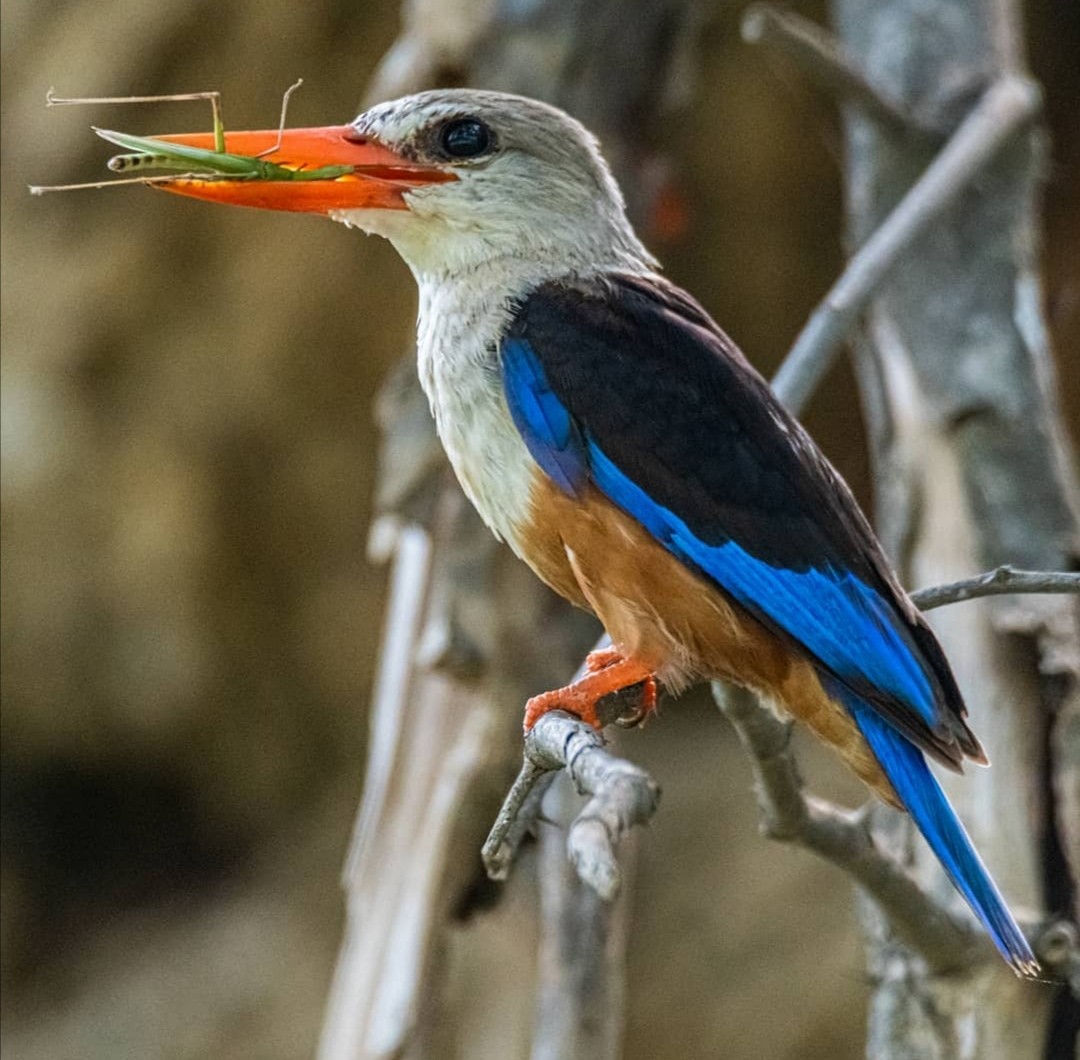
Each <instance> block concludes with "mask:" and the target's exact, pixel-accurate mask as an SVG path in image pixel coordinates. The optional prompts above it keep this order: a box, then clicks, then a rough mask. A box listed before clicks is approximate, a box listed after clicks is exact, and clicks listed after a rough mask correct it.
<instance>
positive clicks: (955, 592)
mask: <svg viewBox="0 0 1080 1060" xmlns="http://www.w3.org/2000/svg"><path fill="white" fill-rule="evenodd" d="M1004 593H1024V594H1029V593H1080V574H1072V573H1070V572H1068V571H1046V570H1017V569H1016V568H1015V567H1010V566H1007V565H1006V566H1003V567H998V568H997V569H996V570H992V571H987V572H986V573H985V574H977V575H975V577H974V578H964V579H963V580H962V581H958V582H949V583H948V584H947V585H934V586H931V587H930V588H928V589H919V590H917V591H916V592H913V593H912V594H911V599H912V600H913V601H914V603H915V606H916V607H917V608H918V609H919V610H920V611H932V610H933V609H934V608H935V607H944V606H945V605H946V604H957V603H960V601H962V600H975V599H977V598H978V597H980V596H1000V595H1002V594H1004Z"/></svg>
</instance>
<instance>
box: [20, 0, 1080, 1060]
mask: <svg viewBox="0 0 1080 1060" xmlns="http://www.w3.org/2000/svg"><path fill="white" fill-rule="evenodd" d="M742 6H743V5H741V4H738V3H716V4H713V5H709V6H707V8H706V10H707V13H708V14H707V24H706V26H705V29H704V32H703V34H702V36H701V38H700V41H699V46H698V47H697V49H696V58H697V69H696V70H695V72H694V78H695V86H696V87H695V91H694V97H693V99H694V102H693V105H692V106H691V107H689V108H687V109H686V110H685V112H684V113H682V114H681V115H679V116H678V117H676V118H675V119H673V120H672V121H671V123H670V127H666V128H664V129H663V130H660V131H659V132H658V131H657V130H651V131H650V140H652V141H654V142H656V141H658V142H659V144H660V145H661V146H662V148H663V149H664V151H665V152H666V153H667V155H668V158H669V159H670V162H671V164H672V167H673V168H672V174H673V175H672V177H671V180H672V188H673V192H674V196H675V198H676V199H677V201H678V202H679V203H680V204H681V208H683V209H685V212H686V220H687V223H686V225H685V228H684V230H682V231H681V233H680V232H679V231H678V228H679V226H673V225H668V226H666V229H665V231H664V233H662V235H663V238H661V236H660V235H657V236H655V237H654V239H653V241H652V242H653V245H654V247H655V249H656V250H657V252H658V253H659V254H660V256H661V257H662V259H663V260H664V262H665V265H666V269H667V272H668V275H669V276H670V277H671V278H672V279H673V280H675V281H676V282H678V283H680V284H682V285H684V286H686V287H687V288H689V289H690V290H691V291H692V292H693V293H694V294H695V295H696V296H697V297H699V298H700V299H701V300H702V301H703V302H704V303H705V305H706V307H707V308H708V309H709V310H710V311H711V312H712V313H713V314H714V316H716V318H717V319H718V320H719V321H720V322H721V324H722V325H723V326H724V327H725V329H726V330H728V331H729V332H730V333H731V334H732V335H733V337H734V338H735V339H736V340H737V341H738V342H739V343H740V345H741V346H742V347H743V349H744V350H745V351H746V352H747V354H748V356H749V357H750V358H751V360H753V361H754V362H755V363H756V364H757V365H758V366H759V367H760V368H761V369H762V370H763V371H765V372H766V373H768V372H770V371H771V370H772V369H773V368H774V367H775V366H776V365H777V363H778V362H779V360H780V359H781V357H782V356H783V354H784V352H785V350H786V348H787V347H788V345H789V344H790V342H791V341H792V339H793V338H794V336H795V334H796V333H797V331H798V329H799V327H800V326H801V324H802V323H803V322H804V321H805V319H806V316H807V314H808V312H809V311H810V309H811V308H812V307H813V305H814V304H815V301H816V300H817V299H818V298H820V297H821V295H822V294H823V293H824V291H825V290H826V288H827V287H828V285H829V283H830V282H831V280H832V279H833V278H834V277H835V275H836V273H837V271H838V270H839V268H840V267H841V263H842V254H841V236H840V233H841V218H840V187H839V168H838V163H839V152H840V137H839V132H838V127H837V121H836V118H835V114H834V112H833V110H832V108H831V106H830V105H829V103H828V101H826V100H823V99H821V98H819V97H817V96H816V95H815V94H814V93H813V92H811V91H810V90H809V89H808V88H807V87H806V85H805V83H804V82H802V81H801V80H800V78H799V75H798V73H797V71H796V70H795V69H794V68H793V67H791V66H790V65H787V64H785V63H783V62H781V61H779V60H775V59H769V58H767V57H766V55H765V54H764V53H763V52H762V51H760V50H755V49H751V48H749V47H747V46H745V45H743V44H742V43H741V41H740V39H739V34H738V20H739V14H740V10H741V8H742ZM798 8H799V10H800V11H802V12H803V13H806V14H809V15H811V16H814V17H819V18H821V17H823V12H822V10H821V9H820V7H818V6H815V5H814V4H801V5H798ZM399 17H400V11H399V3H398V0H368V2H366V3H362V4H357V3H346V2H343V0H311V2H309V3H307V4H296V3H288V2H285V0H261V2H258V3H256V2H254V0H238V2H234V3H231V4H228V5H221V4H217V3H211V2H208V0H160V2H158V3H154V4H148V3H145V2H144V0H114V2H106V3H103V2H100V0H96V2H90V0H69V2H66V3H55V4H40V3H38V4H32V3H29V2H27V0H9V2H7V3H6V4H5V6H4V9H3V45H2V47H3V52H2V55H3V63H2V75H0V77H2V90H3V134H2V135H3V154H2V172H3V203H2V239H3V303H2V314H3V316H2V322H3V360H2V402H3V404H2V410H3V463H2V470H3V509H2V523H0V529H2V535H3V540H2V546H3V555H2V605H3V628H2V640H0V651H2V657H0V662H2V673H3V710H2V729H0V736H2V752H0V765H2V800H3V801H2V835H3V846H2V863H0V887H2V890H0V898H2V919H0V932H2V934H0V945H2V950H0V957H2V961H0V976H2V983H3V991H2V995H0V998H2V1000H0V1016H2V1020H3V1048H4V1050H5V1055H6V1056H9V1057H12V1058H19V1060H45V1058H51V1060H55V1058H67V1057H76V1056H77V1057H81V1058H97V1057H101V1058H105V1057H110V1058H112V1057H128V1056H131V1057H149V1056H160V1057H168V1058H170V1060H173V1058H175V1060H188V1058H196V1057H240V1058H247V1057H251V1058H256V1057H258V1058H265V1060H278V1058H280V1060H284V1058H291V1057H303V1056H308V1055H310V1054H311V1052H312V1049H313V1047H314V1043H315V1040H316V1036H317V1032H318V1025H319V1021H320V1019H321V1015H322V1004H323V999H324V997H325V994H326V991H327V987H328V984H329V978H330V974H331V970H332V965H333V959H334V953H335V949H336V945H337V941H338V938H339V933H340V926H341V898H340V891H339V886H338V876H339V871H340V866H341V863H342V860H343V857H344V853H345V848H346V842H347V836H348V831H349V827H350V823H351V819H352V815H353V813H354V810H355V806H356V802H357V799H358V797H359V792H360V786H361V782H362V771H363V763H364V754H365V743H366V709H367V702H368V698H369V693H370V687H371V681H372V674H373V669H374V666H375V663H376V658H377V653H378V648H379V631H380V626H381V613H382V607H383V602H384V589H385V586H384V581H385V572H384V571H383V570H382V569H381V568H379V567H376V566H373V565H371V564H369V563H368V561H367V559H366V558H365V547H366V536H367V528H368V524H369V521H370V517H371V497H372V491H373V486H374V473H375V455H376V452H377V446H378V435H377V431H376V428H375V425H374V421H373V413H372V407H373V401H374V395H375V393H376V391H377V389H378V387H379V385H380V383H381V381H382V380H383V379H384V378H385V377H386V376H387V374H388V372H389V371H390V369H391V367H392V365H393V364H394V363H395V361H396V359H397V358H398V357H399V355H400V351H401V350H402V349H403V348H404V347H405V346H406V345H407V343H408V341H409V337H410V334H411V331H412V326H413V314H414V309H415V306H414V291H413V284H412V280H411V277H410V276H409V274H408V272H407V270H406V269H405V267H404V266H403V265H402V264H401V262H400V261H399V260H398V259H397V257H396V255H395V254H394V252H393V251H392V249H391V248H390V247H389V246H388V245H385V244H383V243H381V242H378V241H375V240H369V239H366V238H364V237H362V236H360V235H359V234H358V233H355V232H349V231H347V230H345V229H344V228H342V227H340V226H336V225H332V224H328V223H325V222H323V221H321V220H318V219H314V218H306V217H296V216H289V215H275V214H271V213H265V214H262V213H259V214H257V213H253V212H246V211H228V210H217V209H211V208H209V207H206V206H204V205H201V204H199V203H195V202H190V201H185V200H181V199H177V198H173V197H167V196H164V195H157V194H154V193H152V192H150V191H146V190H143V189H140V188H127V189H122V190H110V191H93V192H81V193H70V194H65V195H52V196H48V197H44V198H40V199H39V198H31V197H30V196H29V195H28V194H27V192H26V185H27V184H31V183H33V184H38V183H60V182H66V181H75V180H93V179H100V178H101V177H102V176H103V174H104V171H103V169H102V162H103V160H104V159H105V158H106V157H107V156H108V154H109V153H110V152H109V149H108V148H107V147H105V146H104V145H102V144H101V143H100V142H99V141H97V140H96V138H95V137H94V136H93V135H92V134H91V133H90V132H89V129H88V126H89V125H90V124H91V123H93V124H101V125H105V126H107V127H118V128H122V129H124V130H127V131H133V132H145V133H153V132H155V131H162V130H169V131H175V130H180V129H184V128H192V129H195V128H205V127H208V119H209V113H208V110H209V108H208V107H206V106H204V105H202V104H183V105H181V104H171V105H168V106H163V107H158V106H154V107H146V108H134V107H132V108H111V107H109V108H66V109H65V108H58V109H49V110H47V109H46V108H45V106H44V99H45V92H46V90H47V89H48V88H49V87H50V86H52V87H54V88H55V89H56V91H57V93H58V94H59V95H97V94H102V95H111V94H127V93H156V92H176V91H197V90H205V89H210V88H213V89H219V90H221V91H222V93H223V96H224V102H225V119H226V123H227V127H229V128H265V127H269V126H273V125H274V124H275V123H276V121H277V116H278V110H279V106H280V99H281V93H282V91H283V90H284V88H285V87H287V86H288V84H290V83H291V82H292V81H294V80H295V79H296V78H297V77H299V76H302V77H304V78H305V85H304V87H303V89H301V90H300V92H299V93H297V95H296V96H295V98H294V100H293V102H292V105H291V110H290V115H289V121H290V124H294V125H321V124H330V123H338V122H341V121H345V120H348V119H349V118H350V117H351V116H353V114H355V112H356V111H357V110H358V109H359V106H360V100H361V98H362V97H363V94H364V90H365V86H366V84H367V82H368V81H369V79H370V77H371V74H372V71H373V70H374V68H375V66H376V64H377V63H378V61H379V59H380V57H381V56H382V55H383V53H384V52H385V51H386V49H387V48H388V47H389V45H390V44H391V43H392V42H393V40H394V38H395V35H396V34H397V32H398V28H399ZM1027 18H1028V28H1029V43H1030V55H1031V62H1032V66H1033V69H1034V73H1035V75H1036V76H1037V77H1038V78H1039V79H1040V80H1041V81H1042V82H1043V84H1044V86H1045V88H1046V92H1047V118H1048V122H1049V126H1050V131H1051V135H1052V150H1051V154H1050V158H1049V161H1048V165H1047V173H1046V213H1045V220H1046V228H1045V231H1046V251H1045V262H1046V274H1045V275H1046V288H1047V299H1048V306H1049V316H1050V322H1051V326H1052V328H1053V330H1054V343H1055V347H1056V349H1057V351H1058V355H1059V368H1060V373H1061V376H1060V378H1061V385H1062V387H1063V389H1064V394H1065V401H1066V407H1067V409H1068V410H1069V422H1070V423H1071V424H1073V425H1074V427H1075V425H1076V424H1077V423H1080V361H1078V358H1077V356H1076V350H1077V348H1078V343H1080V123H1078V122H1077V120H1076V115H1077V101H1078V100H1080V65H1078V64H1077V62H1076V56H1077V55H1078V54H1080V8H1078V7H1077V5H1074V4H1058V3H1053V2H1052V0H1033V2H1032V3H1030V4H1028V5H1027ZM807 422H808V424H809V426H810V428H811V430H812V432H813V433H814V434H815V436H816V437H817V438H818V439H819V441H820V442H821V443H822V445H823V447H824V448H825V449H826V451H827V452H828V453H829V455H830V456H831V457H832V458H833V459H834V461H835V462H836V463H837V465H838V466H839V467H840V469H841V470H842V471H843V472H844V474H845V475H846V476H847V477H848V478H849V481H851V482H852V484H853V486H854V487H855V488H856V490H857V492H858V493H859V494H860V496H861V497H862V498H863V499H864V501H866V500H867V499H868V488H867V466H866V456H865V452H864V446H863V440H862V433H861V427H860V422H859V410H858V402H857V399H856V397H855V395H854V393H853V389H852V383H851V380H850V377H849V375H848V374H847V372H846V370H845V369H841V370H838V371H837V372H836V373H835V375H834V377H833V378H832V379H830V381H829V384H828V385H827V386H826V387H824V388H823V390H822V391H821V393H820V395H819V397H818V398H817V399H816V400H815V402H814V404H813V406H812V408H811V409H810V411H809V413H808V415H807ZM518 724H519V714H518V711H517V708H516V706H514V705H513V704H508V705H507V725H508V726H517V725H518ZM626 747H627V751H628V752H629V753H630V754H631V755H632V757H634V759H635V760H637V761H640V762H641V763H642V764H644V765H645V766H646V767H648V768H649V769H650V770H651V771H652V772H653V775H654V776H655V777H656V778H657V780H658V781H659V782H660V783H661V785H662V786H663V788H664V804H663V807H662V810H661V813H660V814H659V815H658V817H657V818H656V820H655V821H654V823H653V824H652V825H651V826H650V828H649V830H648V833H647V834H646V835H645V836H644V839H643V842H642V843H641V872H640V875H639V879H638V882H637V883H636V885H635V896H634V901H635V917H634V928H633V934H632V938H631V942H630V975H629V990H630V998H629V1025H628V1032H627V1048H626V1055H627V1057H628V1058H630V1060H644V1058H655V1057H667V1056H671V1057H676V1056H677V1057H681V1058H696V1057H714V1056H717V1055H723V1056H725V1057H729V1058H742V1057H746V1058H750V1057H784V1058H787V1057H790V1058H796V1057H800V1058H801V1057H813V1056H828V1057H837V1058H842V1057H856V1056H860V1055H862V1040H861V1035H862V1025H863V1002H864V1000H865V988H864V986H863V983H862V959H861V948H860V943H859V940H858V936H857V932H856V929H855V924H854V916H853V913H852V901H851V890H850V887H849V884H848V883H847V881H846V879H845V878H844V877H843V876H842V875H841V874H840V873H839V872H837V871H835V870H832V869H831V868H829V867H826V866H824V865H821V864H819V863H817V862H816V861H814V860H812V859H811V857H810V856H809V855H808V854H806V853H803V852H797V851H793V850H788V849H785V848H782V847H779V846H777V845H775V844H770V843H767V842H765V841H764V840H762V839H760V838H759V836H758V834H757V823H756V811H755V809H754V806H753V801H752V797H751V795H750V791H749V772H748V769H747V767H746V766H745V764H744V763H743V761H742V760H741V757H740V754H739V752H738V750H737V748H736V747H735V745H734V739H733V737H732V735H731V734H730V733H729V732H728V731H727V730H726V728H725V727H724V725H723V723H722V721H721V719H720V718H719V717H717V716H716V712H715V710H714V709H710V708H709V707H708V706H707V705H706V704H704V703H701V702H698V701H695V700H690V701H688V702H686V703H684V704H680V705H679V706H677V707H672V708H669V709H667V710H665V712H664V716H663V718H662V719H661V721H660V723H659V724H656V725H654V726H651V727H650V728H649V730H648V731H647V733H646V734H645V735H644V736H637V735H635V736H633V737H632V738H631V739H630V741H629V742H628V743H627V745H626ZM807 762H808V766H809V771H810V772H811V774H812V775H813V776H814V778H815V783H817V784H819V785H820V786H821V787H823V788H825V789H826V790H827V791H829V792H830V793H833V794H839V795H841V796H846V797H849V798H852V799H856V798H859V793H858V791H856V790H855V789H854V788H852V787H845V786H844V784H843V782H842V781H840V780H838V779H837V778H836V777H835V776H834V775H833V773H832V771H831V768H830V765H829V764H828V763H826V762H822V761H820V760H819V759H818V758H816V757H815V756H813V754H812V753H808V757H807ZM533 904H534V896H531V895H530V894H529V893H528V883H527V881H526V882H523V883H522V884H521V885H520V887H518V888H517V890H516V891H515V890H514V889H513V888H512V889H511V894H510V895H508V898H507V901H506V902H504V903H503V907H502V908H501V909H500V910H499V911H498V912H496V913H494V914H490V915H489V922H488V923H486V924H480V925H478V926H476V927H475V930H478V931H481V932H484V931H489V932H493V933H497V932H499V931H511V930H515V931H516V930H524V929H525V925H528V924H529V923H530V917H531V915H532V909H533ZM472 974H473V976H474V980H473V981H474V984H475V989H476V993H477V995H478V996H485V994H487V996H491V993H493V992H495V991H497V989H498V981H499V976H500V975H506V974H508V970H507V969H506V968H500V967H498V966H487V967H484V966H478V967H477V968H475V969H473V972H472ZM509 974H514V973H513V970H510V973H509ZM529 974H531V973H529ZM459 1000H460V1003H461V1004H462V1005H463V1006H465V1005H467V1004H468V1002H469V999H465V998H462V999H459ZM793 1010H797V1011H798V1012H799V1013H800V1018H799V1019H798V1020H793V1019H790V1018H789V1014H790V1013H791V1012H792V1011H793ZM518 1048H520V1043H516V1044H513V1045H511V1044H508V1047H507V1051H506V1054H507V1055H508V1056H510V1055H516V1049H518Z"/></svg>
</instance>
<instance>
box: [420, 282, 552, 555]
mask: <svg viewBox="0 0 1080 1060" xmlns="http://www.w3.org/2000/svg"><path fill="white" fill-rule="evenodd" d="M418 279H419V277H418ZM494 286H501V285H493V287H494ZM508 319H509V304H508V299H507V298H506V297H505V294H504V292H503V291H501V290H495V289H492V287H488V288H485V286H484V285H483V284H477V285H474V284H471V283H470V284H469V285H468V289H466V290H462V288H461V286H460V285H455V284H447V283H446V282H445V281H443V282H440V283H428V282H425V281H424V280H423V279H421V282H420V312H419V320H418V325H417V349H418V355H419V372H420V382H421V385H422V386H423V388H424V392H425V393H426V394H427V396H428V400H429V401H430V402H431V410H432V412H433V414H434V416H435V424H436V427H437V429H438V432H439V438H440V439H441V440H442V444H443V447H444V448H445V449H446V455H447V456H448V457H449V458H450V463H451V465H452V466H453V468H454V471H455V473H456V474H457V477H458V480H459V481H460V482H461V486H462V489H464V491H465V494H466V496H467V497H468V498H469V500H470V501H472V503H473V505H474V506H475V507H476V510H477V511H478V512H479V513H480V516H481V518H482V519H483V520H484V522H485V523H487V525H488V526H489V527H490V528H491V529H492V530H493V531H494V532H495V534H496V535H497V536H498V537H500V538H502V539H503V540H504V541H506V542H507V543H508V544H509V545H510V546H511V548H513V549H514V551H515V552H518V553H519V554H520V549H519V547H518V545H519V540H518V539H519V530H520V529H521V528H523V527H524V525H525V523H526V521H527V520H528V518H529V496H530V491H531V488H532V482H533V477H534V475H535V474H537V473H539V469H538V468H537V465H536V462H535V461H534V460H533V459H532V457H531V456H530V454H529V451H528V449H526V447H525V443H524V442H523V441H522V440H521V436H520V435H519V434H518V432H517V428H516V427H515V426H514V423H513V421H512V420H511V418H510V410H509V408H508V407H507V405H506V398H505V397H504V394H503V386H502V380H501V377H500V373H499V359H498V358H499V355H498V338H499V336H500V335H501V334H502V332H503V328H504V326H505V324H506V322H507V320H508Z"/></svg>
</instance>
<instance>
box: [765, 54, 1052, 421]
mask: <svg viewBox="0 0 1080 1060" xmlns="http://www.w3.org/2000/svg"><path fill="white" fill-rule="evenodd" d="M1040 100H1041V96H1040V93H1039V89H1038V86H1037V85H1036V84H1035V83H1034V82H1032V81H1029V80H1027V79H1026V78H1023V77H1018V76H1012V75H1008V76H1005V77H1003V78H1001V79H1000V80H999V81H997V82H995V83H994V84H993V85H992V86H991V87H990V88H989V89H987V91H986V93H985V94H984V95H983V97H982V99H981V100H980V101H979V103H978V104H977V105H976V107H975V108H974V109H973V110H972V111H971V113H970V114H969V115H968V116H967V118H965V119H964V121H963V123H962V124H961V125H960V127H959V128H958V129H957V130H956V132H955V133H954V134H953V136H952V138H951V139H950V140H949V142H948V143H947V144H946V145H945V146H944V147H943V148H942V149H941V151H940V152H939V153H938V155H937V156H936V157H935V158H934V160H933V161H932V162H931V163H930V165H929V166H927V168H926V170H925V172H924V173H923V175H922V176H921V177H920V178H919V179H918V181H916V183H915V185H914V186H913V187H912V188H911V189H910V190H909V191H908V193H907V194H906V195H905V196H904V197H903V198H902V199H901V200H900V202H899V203H897V205H896V207H895V208H894V209H893V211H892V212H891V213H890V214H889V216H888V217H886V218H885V220H884V221H883V222H882V223H881V225H880V226H879V227H878V228H877V229H876V230H875V231H874V233H873V235H871V236H870V238H869V239H867V240H866V242H865V243H864V244H863V245H862V246H861V247H860V248H859V249H858V250H857V251H856V252H855V254H854V255H853V256H852V258H851V260H850V261H849V262H848V264H847V267H846V268H845V269H844V271H843V273H842V274H841V276H840V279H839V280H837V281H836V283H835V284H833V286H832V288H831V290H830V291H829V293H828V294H827V295H826V296H825V298H824V299H823V300H822V302H821V304H820V305H819V306H818V307H817V309H815V310H814V312H813V313H812V314H811V316H810V319H809V320H808V321H807V323H806V326H805V327H804V328H803V330H802V332H801V333H800V334H799V337H798V338H797V339H796V340H795V345H794V346H792V348H791V352H790V353H789V354H788V355H787V358H786V359H785V360H784V363H783V364H782V365H781V366H780V370H779V371H778V372H777V373H776V377H775V378H774V380H773V389H774V390H775V391H776V393H777V395H778V396H779V398H780V400H781V401H783V402H784V404H785V405H787V407H788V408H789V409H790V410H791V411H792V412H794V413H796V414H798V413H799V412H800V411H801V410H802V408H803V406H804V405H805V404H806V401H807V400H808V398H809V397H810V395H811V394H812V393H813V392H814V390H815V389H816V387H817V385H818V382H819V381H820V379H821V377H822V376H823V375H824V374H825V372H826V371H828V369H829V367H830V366H831V365H832V363H833V360H834V359H835V357H836V354H837V353H838V352H839V350H840V348H841V345H842V344H843V342H844V340H845V339H846V338H847V335H848V333H849V332H850V330H851V328H852V326H853V324H854V323H855V321H856V319H857V318H858V317H859V315H860V314H861V313H862V311H863V310H864V309H865V308H866V305H867V303H868V302H869V301H870V298H871V297H872V296H873V294H874V293H875V292H876V291H877V289H878V287H879V285H880V284H881V282H882V281H883V280H884V279H885V277H886V276H887V275H888V273H889V270H890V269H891V268H892V267H893V265H895V264H896V262H897V260H898V259H899V258H900V257H901V256H902V255H903V254H904V252H905V251H906V250H907V249H908V248H909V247H910V246H911V244H912V243H913V242H914V241H915V240H916V239H917V238H918V237H919V236H920V235H922V234H923V233H924V232H925V231H926V230H927V228H928V227H929V226H930V224H931V222H933V221H934V219H935V218H937V217H938V216H940V214H941V213H942V211H943V210H945V209H946V207H948V206H949V205H950V204H951V203H952V202H954V201H955V200H956V198H957V196H959V195H960V193H961V192H962V191H963V190H964V189H965V188H966V187H967V186H968V185H969V183H970V182H971V180H972V178H973V177H975V176H976V175H977V174H978V173H979V172H980V171H981V170H982V169H983V167H984V166H986V164H987V163H988V162H989V161H990V160H991V159H992V158H993V157H994V155H995V154H996V153H997V152H998V150H1000V148H1001V147H1002V146H1003V145H1004V144H1005V143H1007V142H1008V141H1009V140H1010V139H1011V138H1012V137H1013V136H1014V135H1015V134H1016V132H1017V131H1018V130H1019V129H1021V128H1023V127H1024V126H1025V125H1026V124H1027V123H1028V122H1029V121H1030V120H1031V119H1032V118H1033V117H1034V116H1035V115H1036V114H1037V113H1038V110H1039V105H1040Z"/></svg>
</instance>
